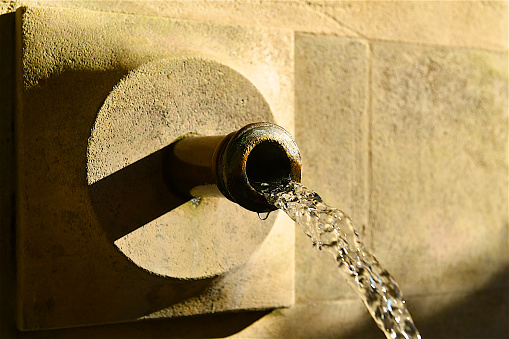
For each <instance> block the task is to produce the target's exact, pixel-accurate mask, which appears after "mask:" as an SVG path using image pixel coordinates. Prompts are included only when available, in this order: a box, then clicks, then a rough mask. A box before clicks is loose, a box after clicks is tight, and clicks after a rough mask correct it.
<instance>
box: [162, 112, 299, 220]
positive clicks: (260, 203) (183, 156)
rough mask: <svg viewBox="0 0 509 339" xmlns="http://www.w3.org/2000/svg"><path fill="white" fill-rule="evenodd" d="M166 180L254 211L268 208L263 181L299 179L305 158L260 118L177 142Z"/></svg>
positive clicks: (186, 191) (184, 191) (178, 189)
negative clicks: (234, 128) (227, 130)
mask: <svg viewBox="0 0 509 339" xmlns="http://www.w3.org/2000/svg"><path fill="white" fill-rule="evenodd" d="M165 167H166V169H165V173H166V174H167V177H166V181H167V183H168V186H169V188H170V189H171V190H172V191H174V192H175V193H177V194H179V195H181V196H183V197H185V198H191V197H193V196H221V195H223V196H225V197H226V198H228V199H229V200H231V201H233V202H235V203H237V204H239V205H240V206H242V207H244V208H246V209H248V210H251V211H254V212H269V211H273V210H275V209H276V208H275V207H274V206H272V205H270V204H269V203H268V202H267V201H266V199H265V197H264V196H263V194H262V193H260V187H261V184H271V183H275V182H278V181H281V180H283V179H292V180H295V181H300V179H301V167H302V164H301V158H300V152H299V148H298V147H297V144H296V143H295V141H294V140H293V138H292V137H291V135H290V134H289V133H288V132H287V131H286V130H284V129H283V128H282V127H280V126H278V125H274V124H271V123H267V122H260V123H254V124H250V125H247V126H245V127H243V128H241V129H240V130H238V131H236V132H232V133H230V134H228V135H225V136H224V135H223V136H188V137H184V138H182V139H180V140H177V141H176V142H174V143H173V144H172V145H171V146H170V149H169V154H168V157H167V158H166V161H165Z"/></svg>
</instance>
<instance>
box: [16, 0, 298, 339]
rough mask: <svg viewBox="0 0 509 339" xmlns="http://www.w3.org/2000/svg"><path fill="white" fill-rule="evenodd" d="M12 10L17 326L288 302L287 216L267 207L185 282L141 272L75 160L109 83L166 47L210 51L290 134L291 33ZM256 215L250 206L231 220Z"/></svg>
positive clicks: (81, 160)
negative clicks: (245, 237) (267, 228)
mask: <svg viewBox="0 0 509 339" xmlns="http://www.w3.org/2000/svg"><path fill="white" fill-rule="evenodd" d="M17 15H18V25H17V30H18V56H17V57H18V59H19V62H20V65H19V67H18V69H19V71H20V74H19V75H18V81H19V83H18V91H19V102H18V112H17V116H16V131H17V135H16V138H17V150H16V151H17V163H18V178H19V180H18V192H17V199H18V202H17V208H18V210H17V258H18V282H17V283H18V303H19V307H18V310H19V311H18V327H19V328H20V329H22V330H36V329H49V328H63V327H73V326H86V325H93V324H104V323H113V322H126V321H135V320H138V319H145V318H168V317H176V316H187V315H194V314H207V313H216V312H224V311H245V310H264V309H271V308H275V307H285V306H289V305H291V304H292V303H293V300H294V257H293V251H294V227H293V223H292V222H291V221H290V219H289V218H286V217H285V216H283V215H277V214H276V213H275V214H273V215H272V216H271V217H270V218H269V219H270V222H273V223H274V226H273V228H272V230H271V232H270V233H269V235H268V236H267V238H266V239H265V241H264V242H263V243H262V244H261V245H260V247H259V248H258V249H257V250H256V251H255V252H254V253H253V255H252V256H251V257H250V258H249V259H248V260H247V261H246V262H245V263H244V264H242V265H240V266H238V267H236V268H234V269H232V270H231V271H228V272H227V273H224V274H223V275H221V276H219V277H215V278H208V279H201V280H193V281H185V280H175V279H168V278H165V277H161V276H157V275H154V274H150V273H148V272H147V271H145V270H143V269H141V268H140V267H137V266H135V265H134V264H133V263H132V262H130V261H129V260H128V259H127V258H126V257H124V256H123V255H122V254H121V253H120V252H119V251H118V250H117V249H116V248H115V247H114V245H113V244H112V242H111V241H110V239H108V237H107V236H106V235H105V233H104V230H103V229H102V228H101V225H100V223H99V221H98V220H97V215H96V214H95V212H94V209H93V207H92V206H91V202H90V197H89V194H88V188H87V181H86V176H87V173H86V172H87V169H86V161H85V158H86V152H87V140H88V138H89V137H90V131H91V128H92V127H93V124H94V120H95V117H96V115H97V112H98V111H99V109H100V108H101V106H102V105H103V103H104V101H105V99H106V97H107V96H108V94H109V93H110V92H111V90H112V89H113V88H114V87H115V86H116V84H117V83H118V82H119V81H120V80H121V79H122V78H123V77H124V76H125V75H126V74H128V73H129V72H130V71H132V70H134V69H136V68H138V67H139V66H141V65H143V64H145V63H147V62H151V61H154V60H159V59H165V58H169V57H175V56H199V57H204V58H211V59H213V60H217V61H219V62H221V63H223V64H225V65H227V66H229V67H231V68H233V69H235V70H237V71H238V72H240V73H241V74H242V75H244V76H245V77H246V78H247V79H249V80H250V81H251V82H252V83H253V84H254V86H256V88H257V89H258V90H259V91H260V92H261V93H262V94H263V96H264V97H265V99H266V100H267V102H268V103H269V105H270V108H271V110H272V112H273V115H274V121H275V122H276V123H277V124H279V125H281V126H283V127H284V128H286V129H287V130H288V131H290V132H292V131H293V33H292V32H289V31H285V30H274V29H261V28H248V27H237V26H226V25H217V24H209V23H202V22H186V21H179V20H171V19H162V18H153V17H144V16H132V15H123V14H112V13H102V12H91V11H77V10H65V9H57V8H44V7H28V8H22V9H20V10H19V11H18V13H17ZM232 119H233V120H235V119H237V120H235V121H240V120H242V119H241V117H236V116H232ZM239 119H240V120H239ZM240 127H241V126H240ZM211 222H213V221H211ZM259 222H261V221H260V220H258V217H257V216H256V214H255V213H251V214H249V217H246V218H245V224H243V225H238V227H247V228H249V227H256V225H257V223H259ZM204 227H206V225H204Z"/></svg>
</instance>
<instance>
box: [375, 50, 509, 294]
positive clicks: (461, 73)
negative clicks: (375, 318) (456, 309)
mask: <svg viewBox="0 0 509 339" xmlns="http://www.w3.org/2000/svg"><path fill="white" fill-rule="evenodd" d="M372 58H373V71H372V98H373V100H372V123H371V126H372V159H373V164H372V171H373V172H372V182H373V187H372V195H371V197H372V200H371V206H372V211H373V212H372V220H370V223H371V224H372V225H373V228H374V232H375V233H374V234H376V235H374V236H373V242H374V251H375V253H377V254H378V256H379V259H380V260H381V261H382V262H384V263H387V268H388V269H389V270H390V271H391V272H392V273H393V274H394V276H395V278H396V279H397V280H398V281H400V282H401V283H400V286H401V287H402V289H403V291H405V292H406V295H411V294H418V295H423V294H427V293H446V292H448V293H451V292H453V291H469V290H473V289H483V288H485V287H486V286H490V287H493V286H492V285H493V284H492V283H490V281H491V279H492V277H493V276H496V275H498V274H500V273H501V272H503V271H504V270H506V269H507V265H508V264H509V255H508V253H509V252H508V247H507V246H508V244H507V232H508V219H507V218H508V210H507V197H508V191H507V187H508V182H507V164H508V162H507V161H508V160H507V122H508V120H507V119H508V116H507V107H508V102H507V93H508V92H507V88H508V78H507V75H508V72H507V70H508V63H507V53H496V52H489V51H479V50H466V49H444V48H440V47H425V46H410V45H401V44H396V43H376V44H374V45H373V53H372ZM391 258H392V259H391ZM497 284H498V286H499V287H505V288H506V287H507V283H506V284H505V286H500V283H497ZM502 285H504V284H502ZM406 286H408V287H406Z"/></svg>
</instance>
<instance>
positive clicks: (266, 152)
mask: <svg viewBox="0 0 509 339" xmlns="http://www.w3.org/2000/svg"><path fill="white" fill-rule="evenodd" d="M246 175H247V180H248V181H249V184H250V185H251V186H252V187H253V188H254V189H255V190H257V191H261V189H262V188H266V187H267V186H272V185H274V184H276V183H279V182H281V181H282V180H284V179H288V178H290V175H291V163H290V159H288V156H287V155H286V152H285V151H284V150H283V148H282V147H281V146H280V145H279V144H278V143H276V142H273V141H265V142H262V143H260V144H258V145H256V146H255V147H254V148H253V150H252V151H251V153H250V154H249V156H248V158H247V162H246ZM267 184H268V185H267Z"/></svg>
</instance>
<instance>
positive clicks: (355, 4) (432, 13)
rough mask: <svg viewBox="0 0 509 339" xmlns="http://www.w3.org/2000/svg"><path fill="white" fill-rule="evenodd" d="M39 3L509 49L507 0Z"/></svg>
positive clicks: (27, 1)
mask: <svg viewBox="0 0 509 339" xmlns="http://www.w3.org/2000/svg"><path fill="white" fill-rule="evenodd" d="M20 3H22V4H39V5H52V6H64V7H76V8H88V9H93V10H98V11H112V12H123V13H136V14H145V15H155V16H166V17H172V18H181V19H191V20H197V21H213V22H219V23H228V24H233V25H250V26H259V27H277V28H289V29H292V30H294V31H296V32H312V33H321V34H333V35H339V36H348V37H356V38H364V39H372V40H389V41H400V42H407V43H420V44H433V45H443V46H462V47H473V48H487V49H495V50H507V46H508V45H507V44H508V7H507V1H310V2H301V1H262V2H251V1H242V0H241V1H231V2H230V1H187V0H181V1H169V2H161V1H142V2H140V1H65V0H64V1H51V2H47V1H44V0H23V1H20Z"/></svg>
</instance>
